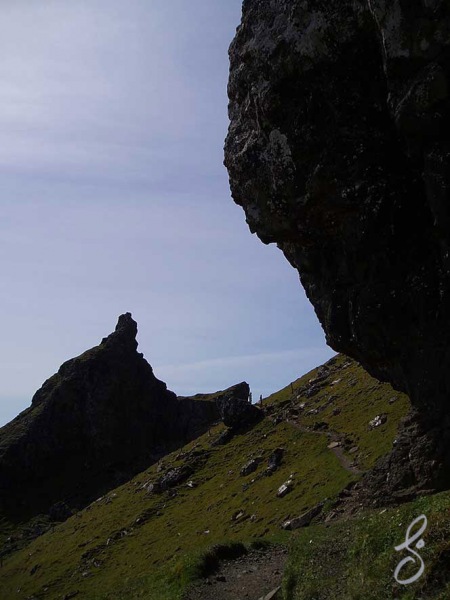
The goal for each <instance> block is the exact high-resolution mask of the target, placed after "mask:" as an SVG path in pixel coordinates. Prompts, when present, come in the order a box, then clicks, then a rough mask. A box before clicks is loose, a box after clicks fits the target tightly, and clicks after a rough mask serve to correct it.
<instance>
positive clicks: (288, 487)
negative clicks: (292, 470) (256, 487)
mask: <svg viewBox="0 0 450 600" xmlns="http://www.w3.org/2000/svg"><path fill="white" fill-rule="evenodd" d="M293 489H294V481H293V480H292V479H291V478H290V479H288V480H287V481H286V482H285V483H283V485H281V486H280V487H279V488H278V492H277V497H278V498H284V496H286V495H287V494H289V493H290V492H292V490H293Z"/></svg>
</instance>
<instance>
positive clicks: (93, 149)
mask: <svg viewBox="0 0 450 600" xmlns="http://www.w3.org/2000/svg"><path fill="white" fill-rule="evenodd" d="M240 11H241V2H240V0H189V1H188V0H152V1H151V2H149V1H148V0H128V1H127V2H123V1H119V0H77V1H76V2H73V1H72V0H46V1H45V2H42V1H41V0H4V1H3V2H2V4H1V7H0V56H1V61H0V79H1V81H2V86H1V89H0V141H1V143H0V177H1V183H2V185H1V187H0V269H1V276H2V283H3V285H2V287H1V290H0V314H1V320H2V323H1V331H2V335H1V338H0V425H1V424H3V423H5V422H7V421H8V420H9V419H11V418H12V417H14V416H15V415H16V414H17V413H18V412H19V411H20V410H22V409H24V408H26V406H28V405H29V403H30V401H31V397H32V395H33V393H34V392H35V391H36V389H38V388H39V387H40V386H41V384H42V383H43V381H44V380H45V379H47V378H48V377H50V376H51V375H52V374H53V373H54V372H55V371H56V370H57V369H58V367H59V365H60V364H61V363H62V362H63V361H65V360H67V359H68V358H71V357H72V356H76V355H77V354H79V353H81V352H82V351H84V350H85V349H87V348H89V347H92V346H94V345H96V344H98V343H99V342H100V340H101V338H102V337H104V336H105V335H107V334H108V333H110V332H111V331H112V330H113V329H114V327H115V324H116V320H117V317H118V315H119V314H121V313H123V312H126V311H130V312H132V313H133V316H134V318H135V319H136V320H137V322H138V327H139V334H138V341H139V348H140V351H141V352H143V353H144V355H145V357H146V358H147V360H148V361H149V362H150V363H151V365H152V366H153V368H154V371H155V374H156V375H157V376H158V377H159V378H160V379H163V380H164V381H166V383H167V384H168V387H169V388H170V389H172V390H174V391H175V392H176V393H178V394H180V395H184V394H193V393H196V392H206V391H214V390H216V389H223V388H225V387H228V386H230V385H232V384H234V383H237V382H239V381H241V380H243V379H245V380H247V381H248V382H249V383H250V385H251V387H252V389H253V395H254V398H257V397H259V394H260V393H262V394H264V395H267V394H269V393H270V392H272V391H274V390H276V389H278V388H280V387H282V386H284V385H286V384H287V383H288V382H289V381H290V380H292V379H294V378H296V377H298V376H299V375H301V374H303V373H304V372H306V371H307V370H309V369H310V368H312V367H314V366H316V365H317V364H320V363H321V362H323V361H324V360H326V359H327V358H328V357H330V356H331V355H332V354H333V352H332V351H331V350H330V349H329V348H327V346H326V345H325V341H324V335H323V333H322V330H321V328H320V326H319V324H318V322H317V319H316V317H315V315H314V312H313V310H312V308H311V306H310V305H309V303H308V301H307V300H306V298H305V296H304V293H303V291H302V289H301V287H300V285H299V283H298V277H297V274H296V272H295V271H294V270H293V269H292V268H291V267H290V266H289V265H288V263H287V262H286V261H285V259H284V258H283V256H282V254H281V253H280V251H279V250H277V248H276V247H273V246H271V247H267V246H264V245H263V244H262V243H261V242H260V241H259V240H258V239H257V238H256V237H255V236H252V235H251V234H250V232H249V230H248V228H247V225H246V223H245V217H244V213H243V211H242V209H241V208H239V207H237V206H236V205H235V204H234V203H233V201H232V200H231V197H230V192H229V187H228V178H227V173H226V170H225V168H224V167H223V165H222V160H223V140H224V137H225V135H226V129H227V125H228V119H227V98H226V84H227V75H228V56H227V49H228V45H229V43H230V41H231V39H232V37H233V35H234V30H235V28H236V26H237V25H238V23H239V20H240Z"/></svg>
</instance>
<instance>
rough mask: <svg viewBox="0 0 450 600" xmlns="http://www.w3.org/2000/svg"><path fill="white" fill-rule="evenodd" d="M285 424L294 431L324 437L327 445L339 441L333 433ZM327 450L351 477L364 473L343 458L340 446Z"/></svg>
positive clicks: (338, 437)
mask: <svg viewBox="0 0 450 600" xmlns="http://www.w3.org/2000/svg"><path fill="white" fill-rule="evenodd" d="M287 422H288V423H289V424H290V425H292V426H293V427H295V428H296V429H299V430H300V431H302V432H303V433H315V434H316V435H326V436H327V438H328V440H329V442H328V443H331V442H340V441H341V439H340V436H339V434H338V433H336V432H335V431H314V430H312V429H308V427H304V426H303V425H300V424H299V423H297V422H296V421H291V420H288V421H287ZM329 450H330V451H331V452H333V453H334V454H335V456H336V457H337V459H338V461H339V462H340V464H341V466H342V467H343V468H344V469H345V470H346V471H349V472H350V473H352V474H353V475H361V474H362V473H364V471H362V470H361V469H359V468H358V467H357V466H356V465H354V464H353V462H352V461H351V460H350V459H349V458H348V457H347V456H345V454H344V451H343V449H342V446H336V447H335V448H329Z"/></svg>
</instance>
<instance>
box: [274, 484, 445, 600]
mask: <svg viewBox="0 0 450 600" xmlns="http://www.w3.org/2000/svg"><path fill="white" fill-rule="evenodd" d="M421 514H425V516H426V517H427V519H428V527H427V529H426V530H425V532H424V533H423V540H424V542H425V547H424V548H423V549H421V550H419V553H420V556H421V557H422V559H423V561H424V563H425V571H424V573H423V575H422V577H420V578H419V579H418V580H417V582H414V583H411V584H410V585H400V584H398V583H397V582H396V581H395V579H394V571H395V568H396V566H397V565H398V563H399V562H400V560H401V559H403V558H405V557H406V556H408V553H407V552H404V551H403V552H397V551H396V550H395V549H394V547H395V546H397V545H399V544H401V543H402V542H404V540H405V535H406V530H407V527H408V525H409V524H410V523H411V522H412V521H413V520H414V519H415V518H416V517H418V516H419V515H421ZM449 514H450V492H443V493H440V494H436V495H435V496H431V497H427V498H420V499H418V500H416V501H414V502H410V503H408V504H403V505H401V506H400V507H396V508H390V509H388V510H382V511H380V510H377V511H372V512H371V511H368V512H366V513H364V514H363V515H361V516H359V517H358V518H357V519H352V520H349V521H341V522H336V523H333V524H332V525H329V526H325V525H316V526H312V527H309V528H307V529H304V530H302V531H300V532H299V533H297V534H296V535H294V536H293V540H292V543H291V549H290V553H289V562H288V566H287V568H286V570H285V575H284V582H283V590H284V594H285V598H286V600H312V599H313V598H314V600H332V599H333V600H334V599H335V598H339V599H340V600H380V599H381V598H383V599H384V598H386V599H390V598H399V599H402V600H414V599H417V600H418V599H419V598H420V599H423V600H427V599H430V600H431V599H433V600H446V599H448V598H449V597H450V519H449ZM418 527H419V526H416V528H415V529H414V531H416V530H417V529H418ZM412 547H413V548H414V545H413V546H412ZM324 556H326V560H324ZM408 569H409V570H408ZM417 570H418V565H417V564H416V565H412V564H410V565H408V567H405V570H404V571H402V572H401V575H400V577H402V578H407V577H412V576H413V575H414V574H415V573H416V572H417Z"/></svg>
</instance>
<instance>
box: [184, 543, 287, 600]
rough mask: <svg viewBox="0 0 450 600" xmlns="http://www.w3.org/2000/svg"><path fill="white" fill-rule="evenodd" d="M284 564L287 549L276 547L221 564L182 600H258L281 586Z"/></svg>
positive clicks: (255, 551)
mask: <svg viewBox="0 0 450 600" xmlns="http://www.w3.org/2000/svg"><path fill="white" fill-rule="evenodd" d="M286 560H287V550H286V548H283V547H280V546H278V547H275V548H270V549H268V550H267V549H265V550H252V551H251V552H249V553H248V554H246V555H244V556H242V557H240V558H237V559H235V560H226V561H223V562H222V563H221V565H220V568H219V570H218V571H217V572H216V573H214V575H211V576H209V577H208V578H207V579H205V580H203V581H202V582H200V583H199V584H197V585H195V586H194V587H192V588H191V589H190V590H189V591H188V593H187V594H185V595H184V596H183V600H246V599H248V600H259V599H260V598H264V596H265V595H266V594H269V593H270V592H271V591H272V590H274V589H276V588H277V587H278V586H280V585H281V580H282V578H283V570H284V567H285V564H286ZM279 597H281V594H278V595H275V596H273V600H276V599H277V598H279Z"/></svg>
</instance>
